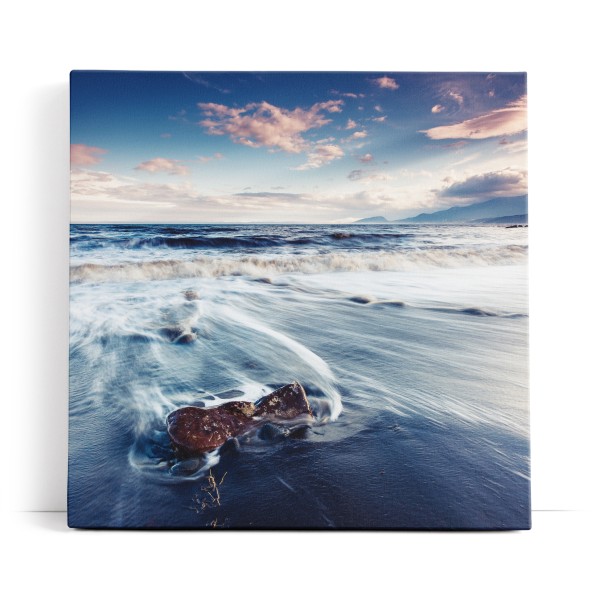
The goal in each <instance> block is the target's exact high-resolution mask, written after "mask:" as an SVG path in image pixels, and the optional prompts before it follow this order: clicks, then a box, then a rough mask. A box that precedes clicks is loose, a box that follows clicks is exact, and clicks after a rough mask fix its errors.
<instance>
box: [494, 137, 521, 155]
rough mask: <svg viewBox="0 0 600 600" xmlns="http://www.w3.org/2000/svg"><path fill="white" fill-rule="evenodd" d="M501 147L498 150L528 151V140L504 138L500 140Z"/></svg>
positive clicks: (511, 151) (514, 152) (512, 152)
mask: <svg viewBox="0 0 600 600" xmlns="http://www.w3.org/2000/svg"><path fill="white" fill-rule="evenodd" d="M498 146H499V148H497V149H496V152H498V151H501V152H502V151H503V152H508V154H518V153H520V152H527V140H514V141H511V140H507V139H506V138H503V139H502V140H500V141H499V142H498Z"/></svg>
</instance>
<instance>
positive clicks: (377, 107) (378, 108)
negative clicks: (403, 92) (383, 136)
mask: <svg viewBox="0 0 600 600" xmlns="http://www.w3.org/2000/svg"><path fill="white" fill-rule="evenodd" d="M373 108H374V109H375V110H376V111H377V112H383V108H381V106H379V104H376V105H375V106H374V107H373Z"/></svg>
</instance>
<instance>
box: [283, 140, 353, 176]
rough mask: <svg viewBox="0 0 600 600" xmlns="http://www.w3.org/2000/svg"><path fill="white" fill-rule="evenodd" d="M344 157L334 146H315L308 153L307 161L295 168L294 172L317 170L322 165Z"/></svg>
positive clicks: (340, 150)
mask: <svg viewBox="0 0 600 600" xmlns="http://www.w3.org/2000/svg"><path fill="white" fill-rule="evenodd" d="M342 156H344V151H343V150H342V149H341V148H340V147H339V146H335V145H334V144H326V145H323V146H316V147H315V148H314V149H313V150H311V151H310V152H309V153H308V156H307V161H306V162H305V163H304V164H303V165H300V166H299V167H296V169H295V170H296V171H306V170H307V169H318V168H319V167H322V166H324V165H327V164H329V163H330V162H331V161H332V160H335V159H337V158H341V157H342Z"/></svg>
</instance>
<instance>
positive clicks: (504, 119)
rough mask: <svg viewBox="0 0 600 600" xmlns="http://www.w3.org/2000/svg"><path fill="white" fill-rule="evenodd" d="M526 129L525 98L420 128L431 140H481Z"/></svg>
mask: <svg viewBox="0 0 600 600" xmlns="http://www.w3.org/2000/svg"><path fill="white" fill-rule="evenodd" d="M526 129H527V98H526V97H525V96H522V97H521V98H519V99H518V100H516V101H514V102H511V103H509V104H507V105H506V106H505V107H504V108H498V109H496V110H493V111H491V112H489V113H486V114H483V115H480V116H479V117H475V118H473V119H467V120H466V121H462V122H461V123H455V124H454V125H442V126H440V127H433V128H432V129H426V130H422V131H421V132H420V133H425V134H426V135H427V137H429V138H431V139H432V140H445V139H458V138H466V139H473V140H483V139H486V138H491V137H498V136H507V135H514V134H516V133H521V132H522V131H525V130H526Z"/></svg>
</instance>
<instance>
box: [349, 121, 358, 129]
mask: <svg viewBox="0 0 600 600" xmlns="http://www.w3.org/2000/svg"><path fill="white" fill-rule="evenodd" d="M356 127H357V125H356V121H353V120H352V119H348V123H346V129H355V128H356Z"/></svg>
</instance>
